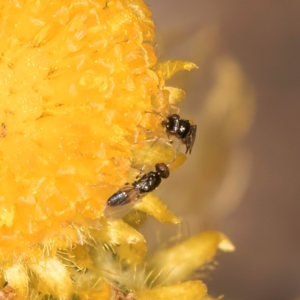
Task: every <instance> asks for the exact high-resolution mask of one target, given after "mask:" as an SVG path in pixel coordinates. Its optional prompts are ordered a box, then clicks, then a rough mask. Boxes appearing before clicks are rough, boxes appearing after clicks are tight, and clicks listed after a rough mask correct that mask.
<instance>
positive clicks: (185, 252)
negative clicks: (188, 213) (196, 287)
mask: <svg viewBox="0 0 300 300" xmlns="http://www.w3.org/2000/svg"><path fill="white" fill-rule="evenodd" d="M218 249H219V250H222V251H224V250H225V251H227V252H228V251H233V250H234V246H233V245H232V244H231V242H230V241H229V240H228V238H227V237H226V236H224V235H223V234H222V233H219V232H217V231H206V232H203V233H201V234H198V235H196V236H194V237H192V238H190V239H188V240H186V241H184V242H182V243H180V244H179V245H176V246H173V247H170V248H167V249H164V250H162V251H159V252H158V253H156V254H154V256H153V257H151V258H150V260H149V263H148V266H147V269H148V272H149V273H150V272H151V271H152V273H151V278H149V282H151V285H155V286H156V285H157V284H160V283H164V284H172V283H175V282H179V281H182V280H184V279H185V278H187V277H188V276H189V275H191V273H192V272H194V271H195V270H196V269H198V268H199V267H201V266H203V265H204V264H206V263H208V262H210V261H211V260H212V259H213V257H214V256H215V254H216V252H217V250H218Z"/></svg>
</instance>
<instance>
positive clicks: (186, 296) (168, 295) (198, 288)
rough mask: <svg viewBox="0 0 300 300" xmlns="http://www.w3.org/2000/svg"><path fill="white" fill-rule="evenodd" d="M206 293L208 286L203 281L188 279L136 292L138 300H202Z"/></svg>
mask: <svg viewBox="0 0 300 300" xmlns="http://www.w3.org/2000/svg"><path fill="white" fill-rule="evenodd" d="M205 295H206V286H205V284H203V283H202V282H201V281H187V282H183V283H178V284H173V285H170V286H164V287H161V288H155V289H152V290H145V291H138V292H136V293H135V296H136V298H137V299H138V300H154V299H155V300H175V299H180V300H202V299H203V297H204V296H205Z"/></svg>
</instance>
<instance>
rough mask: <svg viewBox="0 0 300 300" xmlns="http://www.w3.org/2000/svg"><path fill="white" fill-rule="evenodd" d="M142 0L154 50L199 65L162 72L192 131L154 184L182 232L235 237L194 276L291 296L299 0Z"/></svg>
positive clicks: (258, 296)
mask: <svg viewBox="0 0 300 300" xmlns="http://www.w3.org/2000/svg"><path fill="white" fill-rule="evenodd" d="M146 2H147V4H148V5H149V6H150V8H151V10H152V11H153V19H154V20H155V22H156V42H157V54H158V56H159V59H160V60H166V59H172V58H173V59H175V58H176V59H184V60H189V61H193V62H195V63H196V64H198V66H199V69H198V70H193V71H191V72H189V73H187V72H185V73H180V74H178V75H176V76H175V78H174V80H173V81H171V82H170V85H171V86H177V87H180V88H182V89H184V90H185V91H186V93H187V98H186V100H184V101H183V102H182V103H181V105H180V107H181V109H182V116H183V117H187V118H193V119H194V121H195V123H197V124H198V129H199V132H198V137H197V143H196V145H195V148H194V151H193V153H192V155H191V157H189V158H188V160H187V162H186V163H185V165H184V166H183V167H182V168H181V169H180V170H178V171H177V170H176V171H174V172H173V173H172V176H171V178H170V179H169V180H168V182H167V183H166V184H164V187H163V189H164V190H163V191H162V192H161V194H162V196H163V199H164V201H165V202H167V203H168V206H169V207H170V209H171V210H172V211H174V212H175V213H176V214H177V215H180V216H182V218H183V224H182V228H181V230H183V231H186V232H187V234H188V235H191V234H195V233H198V232H200V231H201V230H204V229H207V228H213V229H217V230H220V231H222V232H223V233H225V234H226V235H227V236H228V237H229V238H230V239H231V240H232V242H233V243H234V244H235V246H236V252H234V253H230V254H226V253H224V254H223V253H222V254H220V255H219V256H218V257H217V262H218V265H217V266H216V269H215V270H214V271H212V272H210V273H209V275H208V276H206V278H205V282H206V283H207V284H208V287H209V292H210V293H211V294H212V295H214V296H218V295H222V294H224V295H225V296H226V297H225V299H234V300H283V299H290V300H295V299H297V297H300V236H299V235H300V233H299V232H300V230H299V229H300V216H299V214H300V197H299V196H300V187H299V186H300V182H299V171H300V162H299V150H300V149H299V144H300V137H299V125H300V124H299V114H300V101H299V97H300V83H299V69H300V1H297V0H295V1H293V0H286V1H282V0H269V1H267V0H245V1H241V0H214V1H212V0H176V1H174V0H148V1H146ZM216 74H217V75H216ZM222 83H223V87H222ZM251 85H252V87H251ZM219 86H221V87H220V88H219ZM252 88H253V89H252ZM235 90H238V92H237V93H235V92H234V91H235ZM253 91H254V93H255V99H256V102H255V106H256V108H255V114H254V102H253V99H254V94H253ZM222 96H224V99H225V100H224V103H225V104H224V103H223V102H222ZM216 99H218V101H219V102H218V101H217V100H216ZM232 99H235V100H234V101H233V100H232ZM230 101H232V102H230ZM214 102H215V106H214V105H213V104H209V103H214ZM218 103H219V104H218ZM232 103H233V104H232ZM226 105H227V106H226ZM223 106H224V107H223ZM219 108H220V110H221V111H218V109H219ZM222 110H223V111H222ZM228 115H230V118H229V119H230V120H229V119H228ZM218 116H221V117H218ZM224 116H226V117H224ZM253 116H254V117H253ZM239 117H240V119H239ZM220 120H221V121H220ZM228 120H229V121H228ZM228 122H229V123H230V122H231V123H230V124H229V123H228ZM243 122H244V123H243ZM251 123H252V124H251ZM214 124H217V125H214ZM228 124H229V125H228ZM227 125H228V126H227ZM250 125H252V126H250ZM224 127H226V128H227V129H228V130H227V129H226V130H225V131H224V130H223V129H222V130H221V128H224ZM206 145H208V146H207V147H206ZM206 158H207V159H206ZM202 170H203V171H202ZM201 172H202V173H201ZM208 186H209V187H208ZM165 226H166V227H168V226H169V225H165ZM169 227H170V226H169ZM169 227H168V228H169ZM143 230H144V232H145V234H146V236H147V234H148V236H151V235H152V236H155V238H154V239H155V241H154V242H153V241H152V244H155V243H157V241H158V240H160V239H161V237H160V238H157V236H156V235H157V233H156V232H155V233H154V231H153V228H152V227H151V226H150V227H148V228H147V227H146V228H144V229H143ZM161 235H163V233H161ZM153 247H154V246H153ZM150 250H151V241H150ZM298 299H300V298H298Z"/></svg>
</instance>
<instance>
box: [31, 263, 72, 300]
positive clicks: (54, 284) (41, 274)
mask: <svg viewBox="0 0 300 300" xmlns="http://www.w3.org/2000/svg"><path fill="white" fill-rule="evenodd" d="M29 268H30V270H31V271H32V272H33V274H34V275H35V278H36V280H35V282H34V283H35V286H36V288H37V290H38V291H39V292H41V293H42V294H51V295H53V296H55V297H57V298H59V299H68V298H69V297H70V295H71V291H72V281H71V278H70V277H69V274H68V271H67V268H66V267H65V266H64V265H63V264H62V263H61V262H60V261H59V260H57V259H55V258H48V259H45V260H40V261H39V262H38V263H34V264H30V265H29Z"/></svg>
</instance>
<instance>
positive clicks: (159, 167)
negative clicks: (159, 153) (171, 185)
mask: <svg viewBox="0 0 300 300" xmlns="http://www.w3.org/2000/svg"><path fill="white" fill-rule="evenodd" d="M155 169H156V172H157V173H158V174H159V176H160V177H161V178H168V177H169V176H170V171H169V168H168V166H167V165H166V164H164V163H159V164H156V165H155Z"/></svg>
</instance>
